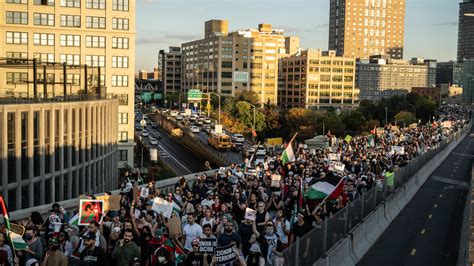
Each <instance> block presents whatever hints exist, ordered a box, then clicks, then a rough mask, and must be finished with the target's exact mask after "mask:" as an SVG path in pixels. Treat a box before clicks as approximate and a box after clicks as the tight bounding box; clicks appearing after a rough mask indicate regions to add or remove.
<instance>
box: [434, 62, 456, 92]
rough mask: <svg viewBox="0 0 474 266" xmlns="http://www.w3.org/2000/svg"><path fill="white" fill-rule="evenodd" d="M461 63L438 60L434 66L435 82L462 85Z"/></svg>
mask: <svg viewBox="0 0 474 266" xmlns="http://www.w3.org/2000/svg"><path fill="white" fill-rule="evenodd" d="M461 78H462V63H461V62H455V61H449V62H438V63H437V66H436V84H450V85H455V86H462V79H461Z"/></svg>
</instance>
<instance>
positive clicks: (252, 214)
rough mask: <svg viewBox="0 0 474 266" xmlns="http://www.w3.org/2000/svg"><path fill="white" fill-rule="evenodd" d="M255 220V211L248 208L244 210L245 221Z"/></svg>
mask: <svg viewBox="0 0 474 266" xmlns="http://www.w3.org/2000/svg"><path fill="white" fill-rule="evenodd" d="M256 218H257V211H256V210H254V209H250V208H245V219H247V220H251V221H255V219H256Z"/></svg>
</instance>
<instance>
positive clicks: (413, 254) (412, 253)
mask: <svg viewBox="0 0 474 266" xmlns="http://www.w3.org/2000/svg"><path fill="white" fill-rule="evenodd" d="M415 254H416V248H414V249H412V250H411V253H410V255H412V256H415Z"/></svg>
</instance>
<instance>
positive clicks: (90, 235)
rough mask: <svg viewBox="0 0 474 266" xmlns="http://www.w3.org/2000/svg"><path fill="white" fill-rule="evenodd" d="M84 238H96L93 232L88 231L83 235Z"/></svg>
mask: <svg viewBox="0 0 474 266" xmlns="http://www.w3.org/2000/svg"><path fill="white" fill-rule="evenodd" d="M82 238H83V239H84V240H87V239H89V240H95V235H94V234H93V233H87V234H85V235H84V236H83V237H82Z"/></svg>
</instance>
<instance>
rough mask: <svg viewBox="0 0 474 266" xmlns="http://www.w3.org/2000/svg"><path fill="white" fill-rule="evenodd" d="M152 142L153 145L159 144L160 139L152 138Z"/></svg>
mask: <svg viewBox="0 0 474 266" xmlns="http://www.w3.org/2000/svg"><path fill="white" fill-rule="evenodd" d="M150 144H151V145H158V140H157V139H155V138H150Z"/></svg>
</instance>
